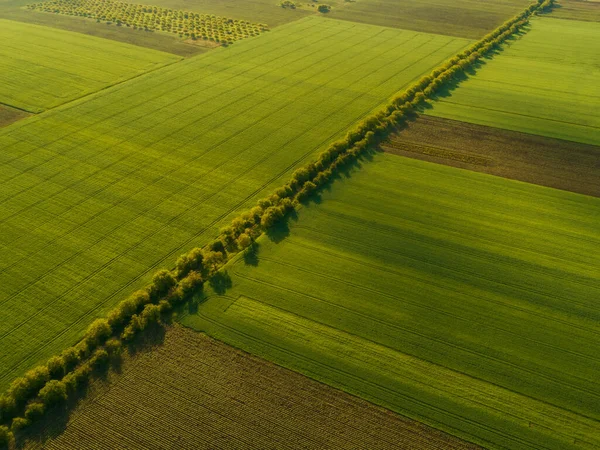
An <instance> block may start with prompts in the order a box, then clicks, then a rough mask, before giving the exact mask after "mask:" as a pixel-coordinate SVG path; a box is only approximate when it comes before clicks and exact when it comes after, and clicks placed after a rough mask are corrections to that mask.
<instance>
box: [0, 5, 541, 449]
mask: <svg viewBox="0 0 600 450" xmlns="http://www.w3.org/2000/svg"><path fill="white" fill-rule="evenodd" d="M551 4H552V0H543V1H542V0H538V2H536V3H534V4H532V5H531V6H529V7H528V8H527V9H526V10H525V11H523V12H522V13H521V14H519V15H517V16H516V17H514V18H513V19H511V20H509V21H507V22H505V23H504V24H503V25H501V26H500V27H499V28H498V29H496V30H495V31H494V32H492V33H490V34H489V35H487V36H485V37H484V38H483V39H482V40H480V41H478V42H477V43H475V44H473V45H472V46H471V47H469V48H468V49H466V50H464V51H463V52H461V53H459V54H458V55H456V56H455V57H453V58H451V59H450V60H449V61H448V62H446V63H444V64H442V65H441V66H439V67H437V68H436V69H434V70H433V71H432V73H431V74H430V75H428V76H425V77H423V78H421V79H420V80H419V81H418V82H416V83H414V84H413V85H412V86H410V87H409V88H408V89H407V90H405V91H404V92H403V93H401V94H400V95H398V96H396V97H394V98H393V99H392V100H391V102H390V103H389V104H388V105H387V106H386V107H385V108H384V109H383V110H382V111H381V112H379V113H377V114H374V115H372V116H370V117H368V118H367V119H365V120H364V121H363V122H362V123H361V124H360V125H358V126H357V128H355V129H354V130H352V131H350V132H349V133H348V134H347V135H346V138H345V139H343V140H340V141H337V142H335V143H333V144H332V145H331V146H330V147H329V148H328V149H327V150H325V151H324V152H323V153H322V154H321V155H320V156H319V157H318V159H317V160H316V161H315V162H312V163H310V164H308V165H307V166H305V167H303V168H301V169H298V170H296V171H295V172H294V173H293V175H292V177H291V180H290V181H289V182H288V183H287V184H285V185H284V186H282V187H280V188H279V189H277V190H276V191H275V193H274V194H272V195H271V196H270V197H268V198H264V199H261V200H259V201H258V204H257V205H256V206H255V207H254V208H252V209H251V210H249V211H246V212H244V213H243V214H241V215H240V216H239V217H237V218H235V219H234V220H233V221H232V223H231V225H230V226H227V227H225V228H223V229H222V230H221V233H220V234H219V236H218V237H217V238H216V239H215V240H214V241H213V242H211V243H210V244H208V245H207V246H205V247H204V248H195V249H193V250H191V251H190V252H189V253H187V254H184V255H182V256H180V257H179V259H178V260H177V262H176V265H175V268H174V269H173V270H170V271H169V270H161V271H159V272H157V273H156V274H155V276H154V278H153V281H152V284H151V285H150V286H149V287H147V288H145V289H142V290H140V291H138V292H136V293H134V294H133V295H132V296H130V297H129V298H127V299H126V300H124V301H123V302H121V303H120V304H119V305H118V306H117V307H116V308H115V309H114V310H112V311H111V312H110V313H109V314H108V316H107V318H106V319H98V320H96V321H95V322H94V323H92V325H90V327H89V329H88V331H87V332H86V335H85V337H84V338H83V339H82V340H81V341H80V342H79V343H78V344H76V345H75V346H74V347H71V348H69V349H67V350H65V351H64V352H63V353H62V354H61V355H60V356H55V357H53V358H51V359H50V360H49V361H48V363H47V364H46V365H44V366H39V367H37V368H35V369H32V370H30V371H29V372H27V373H26V374H25V376H24V377H21V378H18V379H16V380H15V381H13V383H12V384H11V386H10V388H9V390H8V392H7V394H6V395H4V396H2V397H0V424H11V423H12V425H11V428H12V430H13V431H15V430H19V429H21V428H23V427H26V426H28V425H29V424H30V423H32V422H34V421H36V420H38V419H39V418H40V417H41V416H43V415H44V412H45V411H46V410H47V409H48V408H50V407H52V406H53V405H56V404H60V403H64V402H65V401H66V399H67V398H68V397H69V396H71V395H75V394H76V393H77V391H78V389H79V388H80V387H82V386H84V385H85V384H86V383H87V381H88V380H89V378H90V377H91V376H92V374H93V373H94V372H95V371H99V370H106V369H107V368H108V367H109V366H110V364H111V361H113V360H114V358H115V357H118V356H119V355H120V353H121V351H122V346H123V344H124V343H127V342H131V341H132V340H133V339H134V338H135V336H136V335H138V334H139V333H141V332H142V331H144V330H145V329H146V328H148V327H149V326H152V325H154V324H158V323H160V322H161V320H162V318H163V317H165V315H167V314H169V313H170V312H171V311H172V309H173V308H174V307H175V306H177V305H180V304H182V303H184V302H185V301H187V300H188V299H189V298H191V296H193V294H194V293H195V292H196V291H197V290H198V289H200V288H201V287H202V285H203V283H204V282H205V281H206V280H209V279H211V278H212V277H214V276H215V275H216V274H217V272H218V271H219V269H220V268H222V267H223V266H224V265H225V264H226V263H227V261H228V260H229V259H230V257H232V256H233V255H234V254H236V253H238V252H240V251H242V250H244V249H246V248H248V247H250V246H251V245H252V244H253V241H254V240H255V239H256V238H257V237H258V236H259V235H261V234H262V233H263V232H265V231H266V230H268V229H269V228H271V227H272V226H273V225H274V224H276V223H277V222H279V221H280V220H281V219H283V218H284V217H285V216H286V215H287V214H288V213H289V212H291V211H292V210H294V208H295V207H296V206H298V205H299V203H301V202H303V201H304V200H306V199H307V198H308V197H309V196H310V195H311V194H313V193H314V192H315V191H316V190H317V189H318V188H319V187H322V186H324V185H325V184H327V183H328V182H329V181H330V180H331V179H332V177H333V176H334V175H335V174H336V173H337V172H338V171H339V170H341V169H343V168H344V167H345V166H346V165H347V164H348V163H349V162H351V161H353V160H355V159H357V158H358V157H360V156H361V155H362V154H363V153H365V152H366V151H368V150H369V149H370V148H372V146H373V145H377V144H378V143H380V142H381V141H382V140H383V139H384V138H385V137H386V135H387V134H388V133H389V132H390V131H392V130H394V129H396V127H397V125H398V124H400V123H402V122H403V121H405V120H406V119H407V118H408V117H409V116H410V115H411V114H412V113H413V112H414V110H415V109H416V108H418V107H419V106H421V105H422V104H423V102H424V101H425V99H426V98H427V97H430V96H432V95H434V94H435V93H436V92H437V91H438V90H439V89H440V88H441V87H442V86H444V85H445V84H446V83H447V82H452V81H454V80H456V78H457V77H458V76H460V75H461V74H463V73H464V71H465V70H466V69H467V68H469V67H471V66H472V65H473V64H474V63H475V62H476V61H477V60H478V59H479V58H481V57H482V56H484V55H486V54H488V53H489V52H491V51H493V50H494V49H495V48H497V47H498V46H499V45H500V44H501V43H502V42H504V41H505V40H506V39H508V38H509V37H510V36H511V35H513V34H514V33H516V32H518V31H519V30H520V29H521V28H522V27H523V25H525V24H526V23H527V21H528V18H529V17H530V16H531V15H532V14H535V13H537V12H539V11H544V10H546V9H547V8H549V7H550V6H551ZM2 430H3V431H2ZM1 433H5V434H6V435H7V436H8V437H7V439H11V438H12V437H11V436H10V435H11V431H9V430H8V428H7V427H3V428H0V436H1Z"/></svg>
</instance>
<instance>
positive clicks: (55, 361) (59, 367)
mask: <svg viewBox="0 0 600 450" xmlns="http://www.w3.org/2000/svg"><path fill="white" fill-rule="evenodd" d="M46 366H47V367H48V371H49V372H50V378H53V379H60V378H62V377H63V376H64V375H65V360H64V358H63V357H62V356H53V357H51V358H50V359H49V360H48V362H47V363H46Z"/></svg>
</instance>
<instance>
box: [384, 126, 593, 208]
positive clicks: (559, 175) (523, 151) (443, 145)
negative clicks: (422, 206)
mask: <svg viewBox="0 0 600 450" xmlns="http://www.w3.org/2000/svg"><path fill="white" fill-rule="evenodd" d="M383 148H384V150H385V151H386V152H389V153H394V154H397V155H402V156H407V157H410V158H417V159H422V160H425V161H432V162H436V163H439V164H447V165H450V166H454V167H460V168H463V169H469V170H475V171H477V172H483V173H489V174H492V175H497V176H501V177H505V178H511V179H514V180H520V181H525V182H527V183H534V184H539V185H542V186H549V187H553V188H556V189H563V190H566V191H572V192H577V193H580V194H585V195H593V196H595V197H600V158H599V157H598V154H599V152H600V148H599V147H598V146H595V145H587V144H580V143H578V142H572V141H565V140H562V139H552V138H547V137H544V136H537V135H533V134H527V133H520V132H516V131H509V130H503V129H501V128H494V127H486V126H482V125H475V124H471V123H466V122H458V121H455V120H449V119H441V118H439V117H433V116H426V115H423V116H421V117H419V119H418V120H416V121H414V122H411V123H410V124H409V125H408V126H407V127H406V128H404V129H403V130H402V131H401V132H400V133H397V134H394V135H392V136H390V138H389V140H388V142H387V143H385V144H384V146H383Z"/></svg>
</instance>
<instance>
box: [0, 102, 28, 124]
mask: <svg viewBox="0 0 600 450" xmlns="http://www.w3.org/2000/svg"><path fill="white" fill-rule="evenodd" d="M25 117H29V113H27V112H25V111H21V110H20V109H15V108H11V107H10V106H6V105H1V104H0V128H1V127H6V126H8V125H10V124H11V123H14V122H16V121H17V120H21V119H24V118H25Z"/></svg>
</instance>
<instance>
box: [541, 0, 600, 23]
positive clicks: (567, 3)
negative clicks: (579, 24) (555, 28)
mask: <svg viewBox="0 0 600 450" xmlns="http://www.w3.org/2000/svg"><path fill="white" fill-rule="evenodd" d="M552 17H553V18H555V19H573V20H583V21H586V22H600V1H598V0H558V2H557V5H556V6H555V7H554V9H553V10H552Z"/></svg>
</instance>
